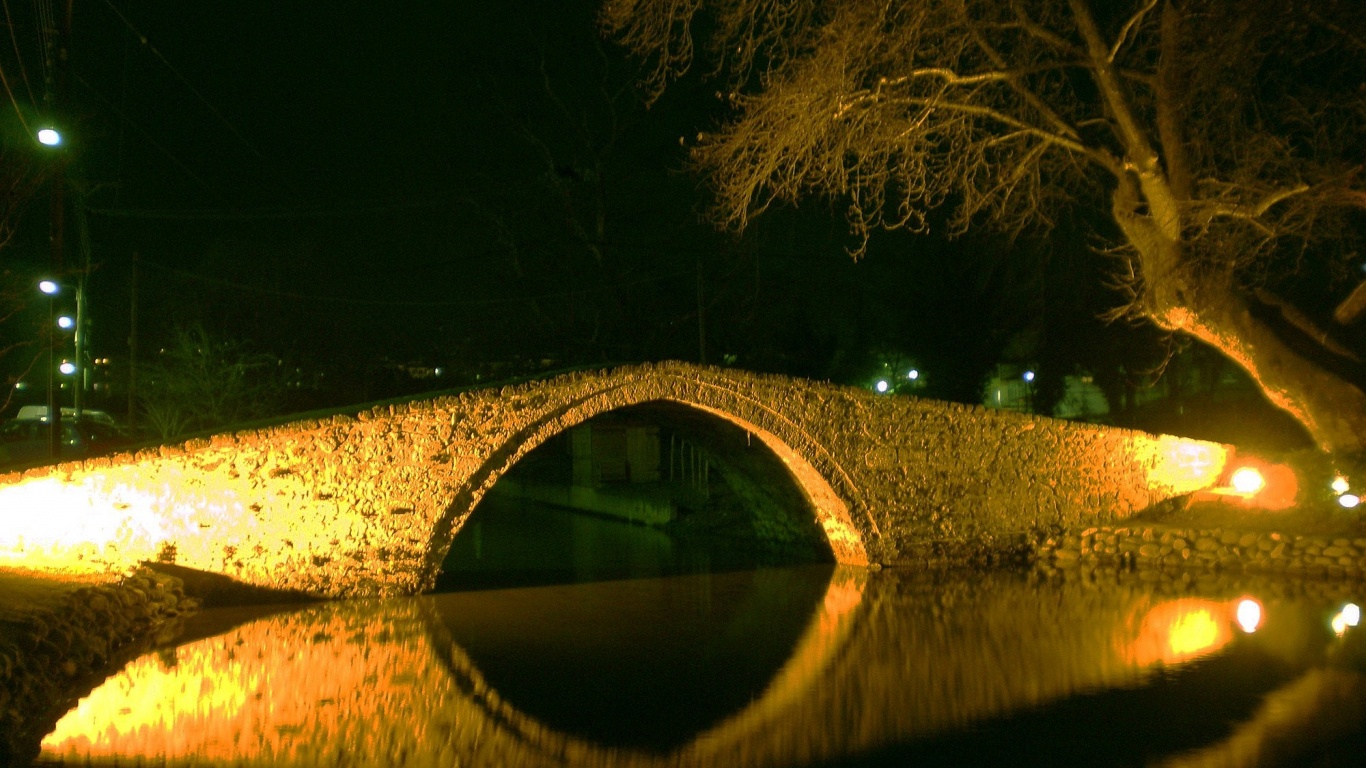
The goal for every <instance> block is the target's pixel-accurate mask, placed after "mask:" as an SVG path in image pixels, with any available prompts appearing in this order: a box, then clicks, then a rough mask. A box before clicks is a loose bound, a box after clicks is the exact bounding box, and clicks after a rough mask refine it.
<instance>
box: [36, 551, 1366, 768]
mask: <svg viewBox="0 0 1366 768" xmlns="http://www.w3.org/2000/svg"><path fill="white" fill-rule="evenodd" d="M1247 598H1253V599H1255V600H1256V604H1257V605H1258V606H1259V607H1260V611H1259V616H1253V615H1252V611H1251V608H1250V607H1248V606H1250V605H1251V604H1244V602H1243V601H1244V600H1245V599H1247ZM1343 600H1344V595H1342V594H1336V595H1332V596H1329V595H1327V594H1322V595H1321V596H1318V597H1313V596H1305V595H1304V594H1303V590H1292V589H1288V588H1286V587H1284V586H1282V585H1277V584H1275V583H1270V582H1268V583H1264V584H1260V585H1259V584H1255V583H1246V584H1238V585H1223V586H1219V585H1214V584H1210V585H1209V586H1207V587H1206V588H1203V589H1202V588H1200V587H1197V586H1183V585H1179V584H1178V583H1172V582H1158V583H1150V582H1145V581H1143V580H1141V579H1138V578H1137V577H1133V578H1125V577H1116V578H1112V579H1110V580H1108V582H1105V581H1102V582H1099V583H1098V582H1097V581H1095V580H1094V579H1086V578H1080V577H1072V578H1067V579H1052V580H1046V579H1041V578H1037V577H1031V576H1029V575H1027V574H1020V573H1007V572H999V573H988V574H980V573H979V574H954V575H943V574H940V575H930V574H918V573H908V572H902V571H895V572H894V571H882V572H867V571H863V570H846V569H842V568H833V567H821V566H807V567H799V568H765V569H757V570H750V571H737V572H730V573H713V574H690V575H678V576H664V577H655V578H641V579H624V580H618V581H607V582H599V583H589V584H569V585H553V586H536V587H519V588H511V589H484V590H480V591H472V592H463V593H452V594H444V595H436V596H430V597H422V598H412V599H399V600H387V601H371V602H348V603H334V604H325V605H318V606H310V607H307V608H303V609H298V610H288V611H284V612H279V613H275V614H273V615H269V616H258V617H248V616H244V615H242V614H240V613H239V614H232V613H226V612H218V611H206V612H205V613H204V614H202V615H200V616H198V617H196V618H195V619H194V620H193V621H192V622H191V623H190V624H189V625H188V626H187V629H186V634H185V635H184V636H183V642H182V643H181V644H180V645H177V646H175V647H168V648H164V649H162V650H160V651H157V652H153V653H149V654H147V655H145V656H143V657H142V658H139V659H137V660H135V661H133V662H131V663H130V664H128V665H127V666H126V667H124V668H123V669H122V670H120V671H118V672H117V673H115V674H114V675H113V676H111V677H109V678H108V679H107V680H106V681H105V682H104V683H103V684H102V685H100V686H99V687H98V688H96V689H95V690H94V691H92V692H91V693H90V694H89V695H88V696H87V697H85V698H84V699H83V700H82V701H81V702H80V703H79V705H78V706H76V708H74V709H73V710H71V711H70V712H69V713H68V714H67V715H66V716H65V717H64V718H63V719H62V720H61V721H60V722H59V723H58V724H57V726H56V728H55V730H53V732H52V733H51V734H49V735H48V736H47V738H46V740H45V741H44V745H43V750H44V751H43V758H42V760H43V761H44V762H45V763H62V762H66V763H70V764H78V765H85V764H87V763H90V764H120V765H140V764H153V765H162V764H165V765H208V766H215V765H224V766H226V765H234V766H236V765H250V766H256V765H261V766H291V765H329V766H333V765H356V766H371V765H375V766H389V765H412V766H427V765H431V766H436V765H443V766H454V765H465V766H485V765H509V766H554V765H571V766H577V765H590V766H691V765H698V766H703V765H705V766H711V765H720V766H804V765H831V766H833V765H1068V766H1070V765H1106V766H1110V765H1175V766H1187V765H1191V766H1205V765H1209V766H1216V765H1217V766H1241V765H1360V764H1361V761H1362V758H1361V755H1363V754H1366V752H1363V751H1362V750H1363V748H1364V747H1366V740H1364V739H1363V732H1366V677H1363V669H1364V668H1363V663H1362V662H1363V659H1366V656H1364V655H1363V644H1362V641H1361V638H1360V637H1358V634H1359V633H1361V634H1366V627H1363V628H1360V629H1355V628H1351V627H1347V626H1346V625H1345V624H1344V623H1343V622H1342V621H1341V620H1340V621H1339V627H1338V628H1339V629H1340V630H1341V634H1338V633H1337V632H1335V630H1334V629H1333V628H1332V626H1331V621H1332V619H1333V617H1334V616H1335V615H1336V614H1338V613H1339V611H1340V609H1341V607H1342V603H1343ZM1240 605H1243V606H1244V608H1243V614H1242V619H1243V623H1244V624H1246V625H1247V626H1246V628H1245V627H1244V626H1242V625H1240V623H1239V613H1238V610H1239V606H1240ZM1251 619H1255V620H1256V622H1255V625H1254V623H1253V621H1251ZM1248 629H1251V630H1252V631H1250V632H1249V631H1247V630H1248Z"/></svg>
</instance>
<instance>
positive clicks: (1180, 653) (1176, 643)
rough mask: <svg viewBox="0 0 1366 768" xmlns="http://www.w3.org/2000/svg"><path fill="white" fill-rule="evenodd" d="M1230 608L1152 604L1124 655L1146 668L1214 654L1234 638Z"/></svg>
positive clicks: (1187, 602)
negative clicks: (1151, 665)
mask: <svg viewBox="0 0 1366 768" xmlns="http://www.w3.org/2000/svg"><path fill="white" fill-rule="evenodd" d="M1233 608H1234V606H1233V605H1231V604H1229V603H1225V602H1220V601H1218V600H1204V599H1200V598H1185V599H1181V600H1172V601H1170V602H1166V603H1161V604H1159V605H1155V606H1153V607H1152V608H1151V609H1149V610H1148V612H1147V613H1146V614H1145V615H1144V616H1143V620H1142V622H1141V623H1140V625H1139V627H1138V631H1137V636H1136V637H1135V638H1134V639H1133V641H1132V642H1131V643H1130V644H1129V647H1128V650H1127V653H1126V656H1127V657H1128V658H1129V660H1131V661H1132V662H1133V663H1135V664H1138V665H1140V666H1147V665H1150V664H1178V663H1181V662H1185V661H1190V660H1191V659H1194V658H1197V657H1200V656H1205V655H1208V654H1211V653H1214V652H1215V651H1217V650H1219V649H1220V648H1222V647H1224V646H1225V645H1227V644H1228V642H1229V640H1231V639H1232V638H1233V631H1232V628H1231V627H1230V623H1231V622H1230V619H1231V618H1232V615H1233V614H1234V612H1235V611H1234V610H1233ZM1259 612H1260V611H1259Z"/></svg>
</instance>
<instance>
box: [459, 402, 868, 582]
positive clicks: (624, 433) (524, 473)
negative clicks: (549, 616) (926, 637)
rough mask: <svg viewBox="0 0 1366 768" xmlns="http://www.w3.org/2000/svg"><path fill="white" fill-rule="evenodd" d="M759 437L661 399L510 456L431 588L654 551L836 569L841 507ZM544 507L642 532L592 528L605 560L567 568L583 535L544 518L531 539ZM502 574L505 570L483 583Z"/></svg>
mask: <svg viewBox="0 0 1366 768" xmlns="http://www.w3.org/2000/svg"><path fill="white" fill-rule="evenodd" d="M761 433H762V431H761V430H759V429H758V428H757V427H755V426H753V425H744V426H742V425H741V424H739V423H736V421H735V420H734V418H733V417H728V416H727V415H724V414H720V413H717V412H715V411H711V410H708V409H703V408H699V407H697V406H694V405H688V404H684V403H681V402H677V401H669V400H652V401H647V402H644V403H640V404H636V405H629V406H624V407H620V408H616V409H612V410H609V411H606V412H603V413H599V414H597V415H595V416H593V417H591V418H589V419H586V420H584V421H582V422H580V423H577V424H574V425H573V426H570V427H568V428H566V429H563V430H562V431H560V432H558V433H555V434H553V435H551V436H549V437H548V438H545V439H544V440H543V441H542V442H540V443H539V444H538V445H537V446H536V447H535V448H534V449H531V450H529V451H527V452H525V453H524V454H523V455H520V456H519V457H518V458H516V459H515V463H513V464H512V465H511V466H509V467H507V468H506V469H505V470H504V471H503V472H501V473H500V474H499V475H498V477H497V479H496V482H494V483H493V484H492V485H491V486H490V487H488V490H487V493H486V494H485V495H484V496H483V498H482V499H481V500H480V501H479V502H478V504H477V505H476V506H475V508H474V509H473V510H472V511H471V512H470V515H469V517H468V519H467V520H466V521H464V523H463V524H462V525H461V526H460V528H459V530H457V531H454V532H453V539H452V542H451V547H450V549H449V551H448V552H447V554H446V556H445V557H444V558H443V561H442V572H441V574H440V575H439V576H438V578H437V582H436V585H437V589H438V590H445V589H457V588H469V587H472V586H495V585H507V586H510V585H512V584H520V583H524V582H526V583H530V582H534V581H536V580H537V579H540V580H543V581H554V580H558V579H560V578H565V577H566V575H567V574H569V573H571V572H576V571H577V572H578V573H579V578H582V573H583V572H584V571H585V570H587V571H592V572H605V571H604V566H602V565H601V564H598V565H597V566H592V565H588V564H585V562H584V559H592V558H594V557H597V558H607V557H610V554H611V553H610V550H611V548H613V547H616V548H618V549H620V548H623V547H628V546H632V545H634V546H636V547H639V548H644V549H648V548H650V547H651V545H652V543H656V545H657V546H662V547H663V548H664V549H667V550H670V552H671V554H672V555H673V556H675V557H689V556H691V555H692V554H696V553H705V554H706V555H707V557H706V559H707V560H708V562H709V563H711V565H712V567H734V566H737V565H741V564H746V565H766V564H793V563H802V562H833V561H835V560H836V553H835V551H834V549H833V548H832V543H831V539H830V537H829V536H828V535H827V529H828V528H830V527H831V526H829V525H826V524H824V520H823V518H824V517H829V516H830V512H831V510H832V509H834V510H835V512H836V513H837V514H840V513H843V510H844V505H843V503H842V502H840V501H839V500H838V498H837V497H836V496H835V495H834V493H833V491H831V490H830V489H829V488H828V485H827V484H826V483H825V481H824V480H823V479H822V478H821V477H820V476H819V475H818V473H816V472H815V470H814V469H812V468H810V466H809V465H808V464H807V463H806V462H805V460H797V459H795V458H794V456H792V455H788V456H786V457H784V456H781V455H780V454H779V453H778V452H776V451H775V450H773V448H772V447H771V446H772V444H774V443H778V445H779V449H780V450H782V449H783V448H784V447H785V446H783V445H782V444H781V443H780V442H779V441H777V440H776V439H775V438H773V437H772V436H769V435H766V433H764V436H763V437H761V436H760V434H761ZM765 437H766V438H767V439H765ZM509 448H510V450H509V453H519V452H517V451H515V450H511V446H510V447H509ZM787 452H788V453H789V454H791V450H790V449H787ZM794 464H796V466H797V472H794V470H793V465H794ZM803 470H804V471H805V474H804V475H799V474H798V473H800V472H802V471H803ZM527 502H533V503H532V504H527ZM546 506H549V507H554V508H559V509H561V510H565V511H566V512H567V513H570V514H573V513H577V514H579V515H588V516H591V517H594V518H599V519H604V518H605V519H607V520H609V521H611V522H617V523H631V524H634V525H636V526H637V527H639V528H641V529H644V531H645V532H642V533H639V534H629V533H623V534H619V535H612V534H604V533H602V530H601V529H595V533H594V534H592V536H593V537H596V538H597V539H598V540H597V541H596V546H597V547H599V548H600V549H601V550H602V551H599V552H596V553H588V554H585V553H583V552H578V553H576V556H577V557H579V558H581V559H580V560H578V561H577V562H575V563H569V562H568V559H569V558H570V557H571V554H574V553H571V550H574V549H579V548H580V547H581V545H572V546H571V542H569V541H567V540H566V539H568V538H569V537H572V536H574V535H575V531H583V528H584V525H588V523H582V524H578V525H577V526H575V525H571V524H570V523H569V522H566V520H565V519H564V516H563V515H555V516H552V517H549V518H546V519H543V522H544V525H545V528H546V530H529V529H533V528H535V527H536V525H537V523H536V522H535V518H536V514H537V513H536V512H535V510H536V509H538V508H545V507H546ZM609 526H610V523H609ZM607 530H610V527H608V528H607ZM581 535H583V536H585V537H589V534H586V533H585V534H581ZM556 536H559V537H560V540H559V541H555V540H554V538H553V537H556ZM546 537H550V538H548V539H547V538H546ZM651 537H654V538H651ZM602 539H607V541H603V540H602ZM658 542H664V543H663V544H657V543H658ZM668 542H673V544H674V546H673V547H671V546H670V544H669V543H668ZM637 554H638V555H639V554H640V553H637ZM629 559H630V558H629V557H627V556H625V555H623V557H622V558H621V561H622V562H621V563H620V564H619V567H621V568H629V567H630V566H631V564H630V563H629V562H627V561H628V560H629ZM656 565H657V564H654V563H652V564H651V565H650V566H643V567H653V566H656ZM497 568H504V569H507V571H508V572H506V573H491V572H490V571H492V570H493V569H497ZM610 570H611V569H610V568H607V569H606V572H610ZM617 575H625V574H617ZM518 579H522V581H518ZM528 580H529V581H528Z"/></svg>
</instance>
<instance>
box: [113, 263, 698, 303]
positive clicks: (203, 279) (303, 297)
mask: <svg viewBox="0 0 1366 768" xmlns="http://www.w3.org/2000/svg"><path fill="white" fill-rule="evenodd" d="M139 264H140V265H143V266H150V267H152V268H153V269H156V270H160V271H162V272H168V273H171V274H174V275H178V276H180V277H183V278H186V279H188V280H193V281H196V282H200V283H206V284H209V285H216V286H219V287H221V288H228V289H233V290H238V291H242V292H244V293H254V294H259V295H262V296H274V297H276V298H282V299H295V300H298V301H315V302H330V303H334V304H350V305H356V306H371V307H396V308H397V307H409V308H412V307H432V308H440V307H479V306H496V305H500V304H519V303H523V302H527V301H536V300H539V299H554V298H564V297H568V296H583V295H588V294H594V293H606V292H608V291H615V290H618V289H620V288H630V287H633V286H637V285H644V284H646V283H656V282H661V281H664V280H669V279H672V278H676V277H680V276H683V275H691V274H692V273H693V270H692V269H684V270H677V271H673V272H665V273H662V274H658V275H650V276H646V277H641V278H637V279H635V280H626V281H622V282H620V283H614V284H611V285H600V286H595V287H593V288H581V289H574V290H567V291H551V292H548V293H540V294H527V295H524V296H509V297H503V298H497V299H460V300H455V301H408V300H405V301H393V300H385V299H356V298H349V297H344V296H321V295H316V294H314V295H310V294H302V293H295V292H293V291H281V290H277V289H273V288H264V287H261V286H254V285H246V284H244V283H238V282H234V281H231V280H223V279H221V278H216V277H208V276H206V275H200V274H196V273H194V272H187V271H185V270H182V269H176V268H175V267H169V266H165V265H161V264H156V263H154V262H147V261H140V262H139Z"/></svg>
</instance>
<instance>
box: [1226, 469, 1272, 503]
mask: <svg viewBox="0 0 1366 768" xmlns="http://www.w3.org/2000/svg"><path fill="white" fill-rule="evenodd" d="M1229 485H1232V486H1233V490H1235V491H1237V492H1238V493H1243V494H1247V495H1248V496H1251V495H1252V494H1254V493H1256V492H1257V491H1260V490H1261V489H1263V488H1265V487H1266V479H1265V478H1263V477H1262V473H1261V472H1258V471H1257V470H1255V469H1253V468H1252V467H1243V468H1242V469H1239V470H1238V471H1237V472H1234V473H1233V477H1230V478H1229Z"/></svg>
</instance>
